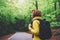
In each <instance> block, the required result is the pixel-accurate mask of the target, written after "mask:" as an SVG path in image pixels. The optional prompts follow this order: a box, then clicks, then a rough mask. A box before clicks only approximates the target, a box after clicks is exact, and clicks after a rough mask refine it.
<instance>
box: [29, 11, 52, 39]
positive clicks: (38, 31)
mask: <svg viewBox="0 0 60 40" xmlns="http://www.w3.org/2000/svg"><path fill="white" fill-rule="evenodd" d="M29 30H30V31H31V33H32V38H33V40H45V39H49V38H51V36H52V34H51V28H50V23H49V22H48V21H46V20H45V19H41V11H39V10H33V11H32V22H31V24H29Z"/></svg>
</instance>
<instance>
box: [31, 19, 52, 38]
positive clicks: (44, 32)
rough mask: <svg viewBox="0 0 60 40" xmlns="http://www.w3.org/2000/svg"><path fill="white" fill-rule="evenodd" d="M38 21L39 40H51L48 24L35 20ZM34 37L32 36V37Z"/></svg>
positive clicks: (44, 21)
mask: <svg viewBox="0 0 60 40" xmlns="http://www.w3.org/2000/svg"><path fill="white" fill-rule="evenodd" d="M36 20H39V21H40V29H39V30H40V32H39V35H38V36H39V37H40V38H41V39H49V38H51V36H52V34H51V28H50V23H49V22H48V21H46V20H45V19H44V20H41V19H36ZM32 23H33V21H32V22H31V24H32ZM32 37H34V36H32Z"/></svg>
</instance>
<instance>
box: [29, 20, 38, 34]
mask: <svg viewBox="0 0 60 40" xmlns="http://www.w3.org/2000/svg"><path fill="white" fill-rule="evenodd" d="M32 27H33V28H31V27H29V30H30V31H31V32H32V33H33V34H38V33H39V21H38V20H34V21H33V25H32Z"/></svg>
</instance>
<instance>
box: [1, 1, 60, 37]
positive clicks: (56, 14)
mask: <svg viewBox="0 0 60 40" xmlns="http://www.w3.org/2000/svg"><path fill="white" fill-rule="evenodd" d="M36 6H38V10H40V11H41V12H42V19H46V20H47V21H49V22H50V25H51V28H55V27H60V0H0V36H2V35H6V34H8V33H12V32H15V31H27V30H28V24H29V23H30V22H31V13H32V10H33V9H36Z"/></svg>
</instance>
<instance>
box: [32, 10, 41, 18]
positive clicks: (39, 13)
mask: <svg viewBox="0 0 60 40" xmlns="http://www.w3.org/2000/svg"><path fill="white" fill-rule="evenodd" d="M32 16H33V18H34V17H37V16H40V17H41V11H39V10H32Z"/></svg>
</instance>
